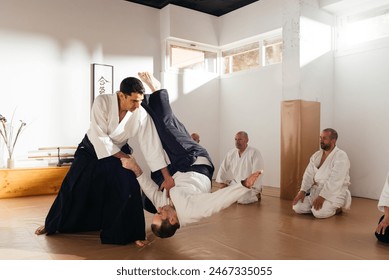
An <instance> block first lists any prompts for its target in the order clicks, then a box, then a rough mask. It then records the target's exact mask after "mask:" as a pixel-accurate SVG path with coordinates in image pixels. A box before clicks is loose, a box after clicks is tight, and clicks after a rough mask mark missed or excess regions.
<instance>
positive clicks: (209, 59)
mask: <svg viewBox="0 0 389 280" xmlns="http://www.w3.org/2000/svg"><path fill="white" fill-rule="evenodd" d="M168 53H169V55H168V57H169V69H170V70H177V71H184V70H197V71H205V72H210V73H217V72H218V70H217V57H218V52H217V50H207V49H206V48H205V47H201V46H198V45H196V44H193V43H183V42H176V41H175V42H173V41H169V42H168Z"/></svg>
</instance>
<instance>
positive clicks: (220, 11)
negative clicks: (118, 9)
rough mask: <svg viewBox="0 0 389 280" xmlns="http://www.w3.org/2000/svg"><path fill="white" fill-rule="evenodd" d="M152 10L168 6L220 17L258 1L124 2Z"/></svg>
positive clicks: (142, 0)
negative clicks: (171, 5)
mask: <svg viewBox="0 0 389 280" xmlns="http://www.w3.org/2000/svg"><path fill="white" fill-rule="evenodd" d="M126 1H128V2H133V3H138V4H141V5H145V6H149V7H152V8H157V9H162V8H163V7H165V6H167V5H168V4H173V5H176V6H180V7H184V8H188V9H192V10H195V11H198V12H202V13H206V14H210V15H213V16H217V17H219V16H222V15H225V14H227V13H229V12H232V11H234V10H237V9H239V8H242V7H244V6H246V5H248V4H251V3H254V2H257V1H259V0H191V1H190V0H170V1H169V0H161V1H158V0H134V1H130V0H126Z"/></svg>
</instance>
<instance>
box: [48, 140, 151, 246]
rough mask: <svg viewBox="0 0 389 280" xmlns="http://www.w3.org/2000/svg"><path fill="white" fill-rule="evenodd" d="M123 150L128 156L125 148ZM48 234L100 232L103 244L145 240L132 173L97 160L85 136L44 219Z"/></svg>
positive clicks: (113, 161) (109, 159) (116, 164)
mask: <svg viewBox="0 0 389 280" xmlns="http://www.w3.org/2000/svg"><path fill="white" fill-rule="evenodd" d="M122 151H123V152H125V153H127V154H129V153H131V150H130V147H129V146H128V145H125V146H124V147H123V148H122ZM45 229H46V231H47V234H48V235H50V234H54V233H57V232H58V233H75V232H86V231H98V230H100V238H101V242H102V243H105V244H128V243H131V242H134V241H136V240H144V239H145V238H146V233H145V218H144V212H143V206H142V198H141V192H140V186H139V183H138V181H137V180H136V176H135V174H134V173H133V172H132V171H130V170H128V169H125V168H123V167H122V163H121V161H120V159H118V158H116V157H113V156H110V157H107V158H103V159H100V160H99V159H97V156H96V153H95V150H94V148H93V145H92V144H91V142H90V141H89V139H88V137H87V136H86V135H85V137H84V139H83V140H82V142H81V143H80V144H79V146H78V148H77V150H76V153H75V155H74V162H73V163H72V165H71V167H70V169H69V171H68V173H67V175H66V177H65V179H64V181H63V183H62V185H61V188H60V190H59V193H58V195H57V197H56V199H55V201H54V203H53V205H52V206H51V209H50V211H49V213H48V215H47V217H46V221H45Z"/></svg>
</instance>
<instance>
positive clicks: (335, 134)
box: [323, 128, 338, 140]
mask: <svg viewBox="0 0 389 280" xmlns="http://www.w3.org/2000/svg"><path fill="white" fill-rule="evenodd" d="M323 131H324V132H330V133H331V136H330V138H331V139H335V140H338V132H336V130H335V129H333V128H326V129H323Z"/></svg>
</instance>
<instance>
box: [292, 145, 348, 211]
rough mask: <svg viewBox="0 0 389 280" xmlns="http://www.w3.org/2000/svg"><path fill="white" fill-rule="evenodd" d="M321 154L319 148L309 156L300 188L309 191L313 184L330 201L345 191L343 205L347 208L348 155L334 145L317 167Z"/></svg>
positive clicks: (321, 151)
mask: <svg viewBox="0 0 389 280" xmlns="http://www.w3.org/2000/svg"><path fill="white" fill-rule="evenodd" d="M322 155H323V150H319V151H317V152H316V153H314V154H313V155H312V156H311V158H310V160H309V164H308V166H307V168H306V169H305V173H304V176H303V181H302V184H301V189H300V190H302V191H305V192H309V190H310V189H311V187H312V186H314V185H315V186H317V187H318V188H319V189H321V191H320V193H319V195H320V196H321V197H323V198H325V199H326V200H329V201H331V202H336V201H337V198H339V197H341V196H344V194H345V192H347V195H346V203H345V206H344V207H345V208H346V209H348V208H349V207H350V204H351V195H350V194H349V190H348V187H349V186H350V185H351V183H350V176H349V170H350V161H349V159H348V156H347V154H346V153H345V152H344V151H343V150H341V149H339V148H338V147H335V148H334V149H333V150H332V152H331V153H330V154H329V155H328V157H327V158H326V160H325V161H324V162H323V164H322V166H321V167H320V169H318V166H319V164H320V160H321V157H322Z"/></svg>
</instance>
